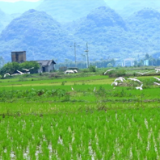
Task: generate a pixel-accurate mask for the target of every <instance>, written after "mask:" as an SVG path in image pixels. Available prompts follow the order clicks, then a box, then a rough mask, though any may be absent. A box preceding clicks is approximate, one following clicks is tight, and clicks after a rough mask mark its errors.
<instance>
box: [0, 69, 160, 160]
mask: <svg viewBox="0 0 160 160" xmlns="http://www.w3.org/2000/svg"><path fill="white" fill-rule="evenodd" d="M128 72H129V71H128ZM131 72H134V71H131ZM129 77H133V76H127V75H126V76H125V79H126V81H124V82H122V83H120V84H119V85H118V86H113V85H111V83H112V82H113V81H114V79H115V78H111V77H109V76H104V75H100V74H91V75H89V74H86V75H83V76H81V75H80V76H69V75H66V76H64V77H63V78H55V77H52V78H44V77H38V76H37V77H36V76H35V77H34V76H32V77H23V76H21V77H20V76H19V77H16V78H6V79H0V160H10V159H11V160H12V159H13V160H23V159H24V160H42V159H43V160H52V159H53V160H63V159H64V160H69V159H73V160H89V159H91V160H128V159H133V160H135V159H136V160H138V159H139V160H142V159H144V160H156V159H157V160H158V159H160V119H159V115H160V87H159V86H157V85H154V82H158V81H157V80H156V79H155V78H154V76H152V75H150V76H139V77H137V79H139V80H140V81H141V82H143V90H137V89H136V87H137V86H140V85H139V84H138V83H137V82H132V81H130V80H129V79H127V78H129ZM156 77H159V74H157V75H156Z"/></svg>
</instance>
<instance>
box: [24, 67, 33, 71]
mask: <svg viewBox="0 0 160 160" xmlns="http://www.w3.org/2000/svg"><path fill="white" fill-rule="evenodd" d="M31 69H34V67H32V68H29V69H26V68H23V69H22V70H24V71H26V72H29V71H30V70H31Z"/></svg>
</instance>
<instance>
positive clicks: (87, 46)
mask: <svg viewBox="0 0 160 160" xmlns="http://www.w3.org/2000/svg"><path fill="white" fill-rule="evenodd" d="M85 52H86V54H87V66H88V68H89V57H88V52H89V50H88V43H86V50H85Z"/></svg>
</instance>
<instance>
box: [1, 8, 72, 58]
mask: <svg viewBox="0 0 160 160" xmlns="http://www.w3.org/2000/svg"><path fill="white" fill-rule="evenodd" d="M70 41H71V40H70V38H69V36H68V35H67V33H66V32H65V31H64V30H63V29H62V28H61V25H60V24H59V23H58V22H57V21H55V20H54V19H53V18H52V17H51V16H50V15H47V14H46V13H45V12H40V11H36V10H33V9H32V10H29V11H27V12H25V13H24V14H22V15H21V16H20V17H18V18H16V19H14V20H13V21H12V22H11V23H10V24H9V25H8V26H7V27H6V29H5V30H3V31H2V33H1V35H0V42H1V44H0V50H1V53H5V54H4V56H5V57H6V58H7V59H10V52H11V51H14V50H26V51H27V53H28V54H27V59H28V60H33V59H52V58H54V57H61V59H64V58H65V57H64V56H69V55H67V51H66V50H67V49H66V46H67V47H68V48H69V46H70V44H71V43H70ZM64 53H65V55H64ZM71 58H72V57H71Z"/></svg>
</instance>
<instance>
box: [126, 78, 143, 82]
mask: <svg viewBox="0 0 160 160" xmlns="http://www.w3.org/2000/svg"><path fill="white" fill-rule="evenodd" d="M128 79H129V80H131V81H135V82H139V83H142V82H141V81H140V80H138V79H137V78H128Z"/></svg>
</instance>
